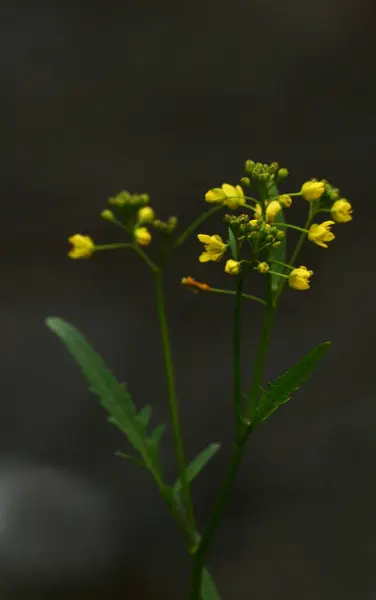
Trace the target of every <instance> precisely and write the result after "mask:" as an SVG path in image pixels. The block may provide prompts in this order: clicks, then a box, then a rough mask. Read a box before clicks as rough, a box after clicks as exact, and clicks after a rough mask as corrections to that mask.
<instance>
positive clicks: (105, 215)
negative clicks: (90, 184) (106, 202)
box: [101, 208, 115, 221]
mask: <svg viewBox="0 0 376 600" xmlns="http://www.w3.org/2000/svg"><path fill="white" fill-rule="evenodd" d="M101 217H102V219H104V220H105V221H113V220H114V218H115V215H114V213H113V212H112V210H108V209H107V208H106V209H105V210H102V212H101Z"/></svg>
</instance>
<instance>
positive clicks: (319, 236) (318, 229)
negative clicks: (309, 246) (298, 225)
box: [308, 221, 335, 248]
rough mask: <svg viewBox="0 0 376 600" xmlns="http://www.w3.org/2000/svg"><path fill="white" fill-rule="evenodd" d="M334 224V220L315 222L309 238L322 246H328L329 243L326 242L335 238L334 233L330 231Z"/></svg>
mask: <svg viewBox="0 0 376 600" xmlns="http://www.w3.org/2000/svg"><path fill="white" fill-rule="evenodd" d="M332 225H334V221H324V222H323V223H314V224H313V225H311V227H310V228H309V231H308V239H309V240H310V241H311V242H313V243H314V244H317V245H318V246H321V247H322V248H327V247H328V244H326V243H325V242H331V241H332V240H334V238H335V235H334V233H332V232H331V231H330V228H331V226H332Z"/></svg>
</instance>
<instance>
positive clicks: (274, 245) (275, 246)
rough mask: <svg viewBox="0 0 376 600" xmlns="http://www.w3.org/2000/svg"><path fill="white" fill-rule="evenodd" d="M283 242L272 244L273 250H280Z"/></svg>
mask: <svg viewBox="0 0 376 600" xmlns="http://www.w3.org/2000/svg"><path fill="white" fill-rule="evenodd" d="M281 243H282V242H274V244H272V248H278V247H279V246H280V245H281Z"/></svg>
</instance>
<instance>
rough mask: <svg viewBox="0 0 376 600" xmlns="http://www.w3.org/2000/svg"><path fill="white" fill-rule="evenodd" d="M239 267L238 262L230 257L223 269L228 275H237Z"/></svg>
mask: <svg viewBox="0 0 376 600" xmlns="http://www.w3.org/2000/svg"><path fill="white" fill-rule="evenodd" d="M240 267H241V265H240V262H238V261H237V260H233V259H232V258H230V260H228V261H227V262H226V266H225V271H226V273H228V274H229V275H238V273H240Z"/></svg>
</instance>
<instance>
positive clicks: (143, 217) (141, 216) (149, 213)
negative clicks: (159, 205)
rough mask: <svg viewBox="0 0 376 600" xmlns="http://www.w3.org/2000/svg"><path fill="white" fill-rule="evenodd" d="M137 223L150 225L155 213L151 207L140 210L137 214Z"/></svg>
mask: <svg viewBox="0 0 376 600" xmlns="http://www.w3.org/2000/svg"><path fill="white" fill-rule="evenodd" d="M137 219H138V222H139V223H152V222H153V221H154V219H155V212H154V210H153V209H152V207H151V206H144V207H143V208H140V209H139V211H138V213H137Z"/></svg>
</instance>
